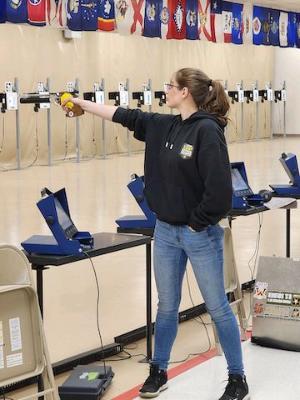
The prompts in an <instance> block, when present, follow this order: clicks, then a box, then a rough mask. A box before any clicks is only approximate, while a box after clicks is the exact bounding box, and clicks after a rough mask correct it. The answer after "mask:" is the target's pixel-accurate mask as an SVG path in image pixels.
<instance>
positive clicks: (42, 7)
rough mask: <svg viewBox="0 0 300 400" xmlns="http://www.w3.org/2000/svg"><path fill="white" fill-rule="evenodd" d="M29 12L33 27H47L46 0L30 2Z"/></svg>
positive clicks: (29, 20) (28, 5)
mask: <svg viewBox="0 0 300 400" xmlns="http://www.w3.org/2000/svg"><path fill="white" fill-rule="evenodd" d="M27 12H28V22H29V23H30V24H31V25H37V26H44V25H46V0H28V2H27Z"/></svg>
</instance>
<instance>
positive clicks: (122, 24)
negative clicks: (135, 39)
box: [115, 0, 144, 35]
mask: <svg viewBox="0 0 300 400" xmlns="http://www.w3.org/2000/svg"><path fill="white" fill-rule="evenodd" d="M143 3H144V1H143V0H117V1H116V2H115V12H116V25H117V29H118V32H119V33H120V34H122V35H132V34H134V35H142V33H143V13H144V7H143Z"/></svg>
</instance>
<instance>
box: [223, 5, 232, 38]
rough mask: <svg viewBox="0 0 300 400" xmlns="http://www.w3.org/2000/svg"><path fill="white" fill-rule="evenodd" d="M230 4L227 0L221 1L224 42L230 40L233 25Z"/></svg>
mask: <svg viewBox="0 0 300 400" xmlns="http://www.w3.org/2000/svg"><path fill="white" fill-rule="evenodd" d="M232 4H233V3H229V2H228V1H223V5H222V17H223V32H224V43H231V42H232V27H233V16H232Z"/></svg>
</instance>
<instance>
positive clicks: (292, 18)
mask: <svg viewBox="0 0 300 400" xmlns="http://www.w3.org/2000/svg"><path fill="white" fill-rule="evenodd" d="M296 27H297V14H296V13H294V12H289V13H288V27H287V37H288V46H289V47H295V44H296Z"/></svg>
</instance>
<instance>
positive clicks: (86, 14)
mask: <svg viewBox="0 0 300 400" xmlns="http://www.w3.org/2000/svg"><path fill="white" fill-rule="evenodd" d="M80 6H81V30H83V31H96V30H97V29H98V4H97V0H80Z"/></svg>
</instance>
